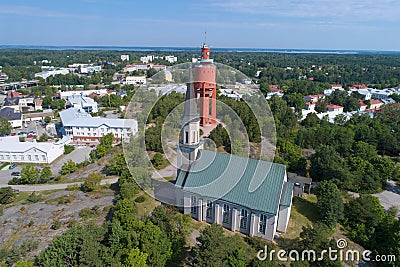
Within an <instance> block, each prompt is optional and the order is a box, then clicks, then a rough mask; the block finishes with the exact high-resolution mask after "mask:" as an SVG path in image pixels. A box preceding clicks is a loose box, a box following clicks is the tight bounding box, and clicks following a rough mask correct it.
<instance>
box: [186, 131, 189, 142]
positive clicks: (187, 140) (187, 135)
mask: <svg viewBox="0 0 400 267" xmlns="http://www.w3.org/2000/svg"><path fill="white" fill-rule="evenodd" d="M185 143H189V133H188V132H187V131H186V132H185Z"/></svg>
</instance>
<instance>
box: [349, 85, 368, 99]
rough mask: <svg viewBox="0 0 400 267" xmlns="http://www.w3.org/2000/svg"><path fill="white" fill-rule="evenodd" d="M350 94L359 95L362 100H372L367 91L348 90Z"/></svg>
mask: <svg viewBox="0 0 400 267" xmlns="http://www.w3.org/2000/svg"><path fill="white" fill-rule="evenodd" d="M349 92H350V94H352V93H354V92H356V93H359V94H360V95H363V96H364V100H371V99H372V94H371V92H370V91H369V90H368V89H354V88H353V89H350V91H349Z"/></svg>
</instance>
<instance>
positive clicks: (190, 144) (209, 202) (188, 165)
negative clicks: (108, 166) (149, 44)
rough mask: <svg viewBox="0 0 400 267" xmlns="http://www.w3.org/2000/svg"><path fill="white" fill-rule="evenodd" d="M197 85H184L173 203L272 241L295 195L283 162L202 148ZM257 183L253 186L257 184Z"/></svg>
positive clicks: (202, 218)
mask: <svg viewBox="0 0 400 267" xmlns="http://www.w3.org/2000/svg"><path fill="white" fill-rule="evenodd" d="M197 101H199V99H197V96H196V88H194V83H188V85H187V92H186V101H185V105H184V114H183V116H182V129H181V135H180V140H179V145H178V153H177V165H178V170H177V178H176V182H175V186H176V189H177V190H176V193H175V197H176V204H177V206H179V207H182V209H183V212H184V214H190V215H191V216H192V217H193V218H194V219H196V220H198V221H205V222H208V223H217V224H220V225H222V226H223V227H225V228H227V229H229V230H231V231H233V232H240V233H243V234H246V235H249V236H256V237H261V238H264V239H266V240H270V241H272V240H273V239H274V237H275V236H276V232H277V231H278V232H286V228H287V226H288V223H289V218H290V211H291V206H292V197H293V187H294V185H293V183H290V182H288V179H287V173H286V166H285V165H282V164H276V163H271V162H267V161H262V160H258V159H251V158H245V157H239V156H235V155H230V154H223V153H218V152H214V151H210V150H205V149H203V141H202V140H201V139H200V124H201V123H200V122H201V120H202V119H201V117H200V116H199V115H198V113H197ZM255 185H256V186H255Z"/></svg>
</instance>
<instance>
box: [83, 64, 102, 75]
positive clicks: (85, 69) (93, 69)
mask: <svg viewBox="0 0 400 267" xmlns="http://www.w3.org/2000/svg"><path fill="white" fill-rule="evenodd" d="M99 71H101V66H91V65H86V66H83V67H81V73H83V74H89V73H92V72H99Z"/></svg>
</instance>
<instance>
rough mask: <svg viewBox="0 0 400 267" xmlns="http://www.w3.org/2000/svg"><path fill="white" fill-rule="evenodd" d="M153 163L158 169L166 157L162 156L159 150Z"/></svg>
mask: <svg viewBox="0 0 400 267" xmlns="http://www.w3.org/2000/svg"><path fill="white" fill-rule="evenodd" d="M152 162H153V165H154V167H155V168H156V169H157V168H158V167H160V166H161V165H162V164H163V163H164V158H163V156H162V154H161V153H159V152H157V153H156V154H155V155H154V157H153V160H152Z"/></svg>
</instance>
